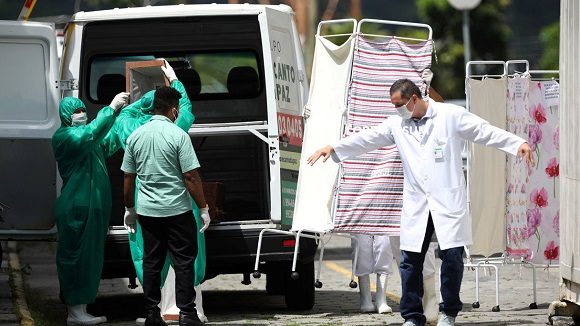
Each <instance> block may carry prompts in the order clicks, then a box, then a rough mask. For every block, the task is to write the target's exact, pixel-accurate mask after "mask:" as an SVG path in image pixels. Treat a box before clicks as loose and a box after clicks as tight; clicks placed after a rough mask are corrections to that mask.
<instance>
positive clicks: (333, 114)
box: [292, 36, 354, 232]
mask: <svg viewBox="0 0 580 326" xmlns="http://www.w3.org/2000/svg"><path fill="white" fill-rule="evenodd" d="M353 45H354V38H353V37H352V36H351V37H350V38H349V39H348V40H347V41H346V42H345V43H343V44H342V45H340V46H338V45H335V44H333V43H332V42H330V41H328V40H327V39H325V38H323V37H320V36H317V37H316V47H315V50H314V62H313V67H312V76H311V83H310V94H309V99H308V104H306V107H307V109H308V110H309V111H310V116H309V117H308V119H306V122H305V129H304V142H303V144H302V156H301V159H302V162H301V164H300V171H299V173H300V174H299V176H298V187H297V190H296V203H295V207H294V219H293V222H292V230H301V229H305V230H311V231H315V232H327V231H329V230H331V229H332V228H333V223H332V217H331V211H332V198H333V190H334V187H335V182H336V178H337V175H338V168H339V165H338V164H337V163H334V162H332V160H328V161H326V163H322V162H318V163H317V164H315V165H314V166H310V165H308V164H306V158H308V156H309V155H311V154H312V153H314V151H315V150H317V149H318V148H320V147H323V146H325V145H328V144H330V143H332V142H334V141H336V140H338V139H340V136H341V125H342V119H343V114H344V112H345V109H346V106H345V99H346V96H345V95H346V91H347V86H348V80H349V74H350V67H351V62H352V55H353Z"/></svg>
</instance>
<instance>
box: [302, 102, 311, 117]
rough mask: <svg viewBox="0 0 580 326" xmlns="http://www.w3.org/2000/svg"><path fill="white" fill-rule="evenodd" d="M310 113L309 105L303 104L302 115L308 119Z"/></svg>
mask: <svg viewBox="0 0 580 326" xmlns="http://www.w3.org/2000/svg"><path fill="white" fill-rule="evenodd" d="M310 113H311V112H310V106H309V105H305V106H304V113H302V117H303V118H304V119H308V118H310Z"/></svg>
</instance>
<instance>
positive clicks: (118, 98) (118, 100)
mask: <svg viewBox="0 0 580 326" xmlns="http://www.w3.org/2000/svg"><path fill="white" fill-rule="evenodd" d="M128 103H129V93H125V92H121V93H119V94H117V95H115V98H113V101H112V102H111V104H110V105H109V106H110V107H112V108H113V110H115V112H117V111H119V109H121V108H123V107H124V106H125V105H127V104H128Z"/></svg>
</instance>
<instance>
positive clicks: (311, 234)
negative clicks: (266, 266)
mask: <svg viewBox="0 0 580 326" xmlns="http://www.w3.org/2000/svg"><path fill="white" fill-rule="evenodd" d="M344 23H352V24H353V27H352V32H351V33H346V34H345V33H342V34H328V35H321V31H322V27H323V26H328V25H331V24H344ZM356 26H357V21H356V19H336V20H327V21H321V22H320V23H319V24H318V27H317V30H316V36H321V37H325V38H331V37H338V36H351V35H354V34H355V32H356ZM349 65H350V67H349V71H350V73H352V61H351V62H350V63H349ZM350 73H349V74H350ZM350 78H351V77H350V75H349V76H348V79H349V80H350ZM347 97H348V93H345V98H344V102H345V103H346V100H347ZM343 124H344V117H343ZM335 208H336V198H333V209H332V214H331V216H333V215H334V210H335ZM265 233H276V234H283V235H289V236H293V237H294V239H295V244H294V255H293V258H292V270H291V274H290V277H291V278H292V279H293V280H298V279H299V278H300V274H299V273H298V272H297V271H296V263H297V261H298V255H299V251H300V250H299V249H300V238H309V239H314V240H316V241H317V242H318V243H319V244H320V243H322V246H321V250H320V254H319V257H318V269H317V270H316V276H315V281H314V284H313V285H314V287H316V288H322V286H323V283H322V282H321V281H320V272H321V269H322V259H323V256H324V248H325V245H326V242H328V241H326V242H324V241H323V239H324V237H325V235H330V236H331V237H332V236H333V235H336V236H339V237H345V238H350V239H352V238H353V236H352V235H350V234H345V233H332V229H330V230H324V231H321V230H308V229H300V230H288V231H286V230H280V229H263V230H262V231H260V234H259V236H258V248H257V252H256V260H255V262H254V272H253V274H252V275H253V277H254V278H260V276H261V273H260V270H259V265H260V252H261V250H262V239H263V237H264V234H265ZM357 259H358V247H355V254H354V261H353V264H352V269H351V277H350V282H349V287H350V288H353V289H354V288H356V287H357V286H358V283H357V282H356V281H355V280H354V268H355V266H356V262H357Z"/></svg>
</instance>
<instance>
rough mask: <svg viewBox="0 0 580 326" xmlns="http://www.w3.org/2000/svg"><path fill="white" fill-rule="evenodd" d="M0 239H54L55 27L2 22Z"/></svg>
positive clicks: (0, 70) (0, 28) (0, 32)
mask: <svg viewBox="0 0 580 326" xmlns="http://www.w3.org/2000/svg"><path fill="white" fill-rule="evenodd" d="M0 58H2V63H1V64H0V216H1V217H2V220H3V222H2V221H0V239H2V240H5V239H30V240H41V239H52V238H54V237H55V234H56V225H55V216H54V202H55V199H56V196H57V189H59V188H60V186H59V185H58V184H57V183H59V182H60V181H59V180H60V179H59V178H57V168H56V162H55V159H54V156H53V154H52V147H51V137H52V135H53V134H54V132H55V130H56V129H57V128H58V127H59V126H60V118H59V115H58V102H59V93H58V86H59V85H58V77H57V76H58V62H57V45H56V34H55V29H54V26H53V25H51V24H46V23H35V22H22V21H0Z"/></svg>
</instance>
